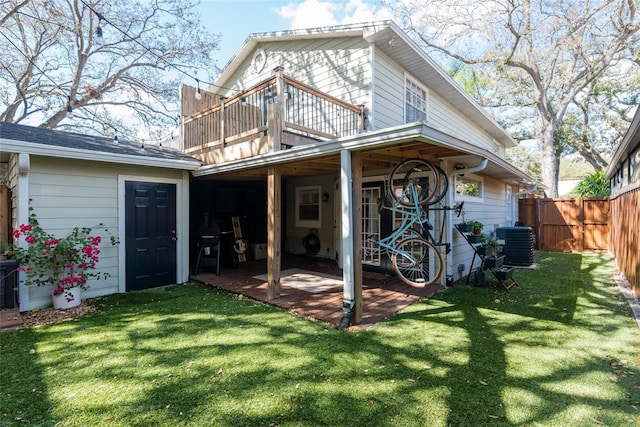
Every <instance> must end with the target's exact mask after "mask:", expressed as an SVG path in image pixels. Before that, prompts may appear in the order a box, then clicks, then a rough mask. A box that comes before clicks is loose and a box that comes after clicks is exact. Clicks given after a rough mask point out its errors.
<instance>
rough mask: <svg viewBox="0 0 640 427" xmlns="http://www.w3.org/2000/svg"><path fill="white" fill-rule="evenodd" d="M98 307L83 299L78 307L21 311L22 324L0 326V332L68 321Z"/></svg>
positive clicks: (91, 311)
mask: <svg viewBox="0 0 640 427" xmlns="http://www.w3.org/2000/svg"><path fill="white" fill-rule="evenodd" d="M94 311H96V308H95V307H94V306H93V305H91V304H89V303H88V302H87V301H82V304H80V305H79V306H77V307H73V308H68V309H66V310H56V309H54V308H43V309H40V310H33V311H27V312H24V313H20V314H19V316H20V317H22V324H21V325H14V326H10V327H7V328H0V332H6V331H15V330H17V329H23V328H31V327H39V326H43V325H51V324H54V323H60V322H66V321H69V320H73V319H75V318H77V317H80V316H83V315H85V314H87V313H93V312H94Z"/></svg>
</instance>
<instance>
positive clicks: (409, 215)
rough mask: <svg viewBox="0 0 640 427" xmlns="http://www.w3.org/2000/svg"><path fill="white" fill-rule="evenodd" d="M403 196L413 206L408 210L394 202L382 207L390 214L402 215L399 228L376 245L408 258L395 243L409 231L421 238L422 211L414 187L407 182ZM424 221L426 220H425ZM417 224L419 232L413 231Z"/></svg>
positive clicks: (411, 183)
mask: <svg viewBox="0 0 640 427" xmlns="http://www.w3.org/2000/svg"><path fill="white" fill-rule="evenodd" d="M403 196H406V197H407V198H408V199H409V200H411V201H412V204H413V206H412V207H410V208H408V207H407V206H405V205H402V204H400V202H398V201H396V202H394V204H393V206H392V207H386V206H384V207H383V209H388V210H390V211H391V212H394V213H399V214H401V215H402V223H401V224H400V227H398V228H397V229H396V230H394V231H393V232H392V233H391V234H389V235H388V236H387V237H384V238H382V239H380V240H378V245H379V246H380V247H382V248H385V249H387V250H389V251H391V252H393V253H402V254H403V255H405V256H409V255H410V254H408V253H406V252H403V251H401V250H400V249H398V248H397V246H396V243H398V242H400V241H401V240H403V235H404V233H405V232H407V231H409V230H413V231H414V232H417V233H419V234H420V236H421V237H424V236H423V234H424V233H423V232H422V230H423V226H422V221H421V219H422V218H423V217H424V215H423V214H424V210H423V209H422V207H421V206H420V205H419V204H418V200H419V198H418V192H417V190H416V186H415V184H414V183H413V182H409V183H408V184H407V186H406V188H405V189H404V190H403ZM425 219H426V218H425ZM416 224H418V225H419V226H420V231H419V232H418V231H417V230H415V228H414V226H415V225H416Z"/></svg>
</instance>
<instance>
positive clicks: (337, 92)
mask: <svg viewBox="0 0 640 427" xmlns="http://www.w3.org/2000/svg"><path fill="white" fill-rule="evenodd" d="M260 48H262V49H264V51H265V53H266V64H265V66H264V68H263V69H262V71H261V72H260V73H259V74H256V73H255V72H254V71H253V68H252V67H251V60H252V59H253V55H249V56H248V58H247V59H246V60H245V62H244V63H243V64H242V65H241V66H240V67H238V70H237V72H236V73H234V74H233V75H232V76H231V77H230V78H229V80H228V81H229V82H231V83H229V84H230V85H233V86H231V88H232V89H234V90H233V91H228V92H227V93H226V96H232V95H234V94H235V93H236V91H238V90H243V89H246V88H249V87H251V86H252V85H254V84H257V83H259V82H260V81H262V80H265V79H267V78H269V77H271V76H272V75H273V70H274V69H275V68H276V67H278V66H282V67H284V73H285V74H286V75H287V76H289V77H292V78H294V79H296V80H298V81H301V82H303V83H305V84H307V85H309V86H311V87H314V88H316V89H317V90H319V91H322V92H325V93H327V94H329V95H332V96H335V97H336V98H340V99H342V100H343V101H345V102H348V103H351V104H353V105H359V104H369V90H370V89H369V81H370V80H371V78H370V75H371V67H370V66H369V44H368V43H367V42H365V41H364V40H362V39H359V38H354V37H343V38H331V39H330V38H326V39H315V40H314V39H308V40H298V41H287V42H269V43H262V44H260Z"/></svg>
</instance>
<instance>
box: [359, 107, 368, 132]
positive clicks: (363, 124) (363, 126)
mask: <svg viewBox="0 0 640 427" xmlns="http://www.w3.org/2000/svg"><path fill="white" fill-rule="evenodd" d="M358 108H360V113H359V114H358V133H363V132H365V131H366V130H367V116H366V114H367V110H366V106H365V105H364V104H360V105H358Z"/></svg>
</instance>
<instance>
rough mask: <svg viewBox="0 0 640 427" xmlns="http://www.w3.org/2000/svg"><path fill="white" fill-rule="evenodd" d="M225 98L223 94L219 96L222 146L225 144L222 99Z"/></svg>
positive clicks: (224, 99)
mask: <svg viewBox="0 0 640 427" xmlns="http://www.w3.org/2000/svg"><path fill="white" fill-rule="evenodd" d="M226 100H227V98H226V97H224V96H221V97H220V144H221V145H222V146H223V147H224V146H225V145H226V144H225V129H224V123H225V121H226V120H225V113H224V101H226Z"/></svg>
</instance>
